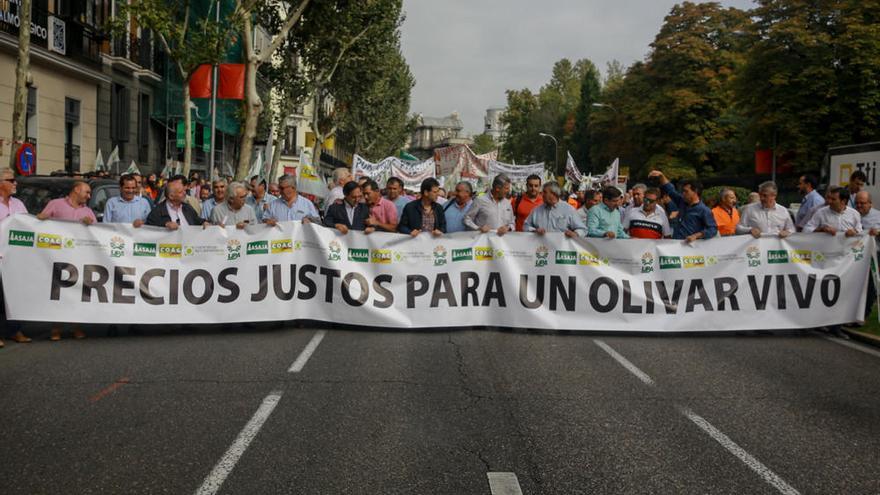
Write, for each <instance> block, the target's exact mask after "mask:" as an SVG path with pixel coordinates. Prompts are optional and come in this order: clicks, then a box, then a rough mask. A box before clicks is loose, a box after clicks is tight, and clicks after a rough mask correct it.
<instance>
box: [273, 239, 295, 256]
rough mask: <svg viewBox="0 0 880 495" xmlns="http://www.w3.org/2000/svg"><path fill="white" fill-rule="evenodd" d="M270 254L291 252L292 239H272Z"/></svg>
mask: <svg viewBox="0 0 880 495" xmlns="http://www.w3.org/2000/svg"><path fill="white" fill-rule="evenodd" d="M271 248H272V254H278V253H292V252H293V239H276V240H274V241H272V245H271Z"/></svg>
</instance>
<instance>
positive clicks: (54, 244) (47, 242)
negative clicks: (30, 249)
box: [37, 233, 63, 249]
mask: <svg viewBox="0 0 880 495" xmlns="http://www.w3.org/2000/svg"><path fill="white" fill-rule="evenodd" d="M62 242H63V240H62V239H61V236H60V235H55V234H42V233H41V234H37V247H38V248H44V249H61V244H62Z"/></svg>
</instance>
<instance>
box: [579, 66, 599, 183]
mask: <svg viewBox="0 0 880 495" xmlns="http://www.w3.org/2000/svg"><path fill="white" fill-rule="evenodd" d="M601 91H602V88H601V86H600V85H599V71H598V69H596V66H595V65H593V64H592V63H590V64H589V66H588V67H587V69H586V70H585V71H584V77H583V79H581V87H580V98H579V100H578V104H577V110H576V113H575V125H574V135H573V152H572V157H573V158H574V161H575V163H577V164H578V165H579V166H581V167H587V169H592V163H593V162H592V160H591V159H590V145H591V143H592V142H593V139H592V136H590V117H591V115H592V114H593V104H594V103H597V102H598V101H599V98H600V96H601Z"/></svg>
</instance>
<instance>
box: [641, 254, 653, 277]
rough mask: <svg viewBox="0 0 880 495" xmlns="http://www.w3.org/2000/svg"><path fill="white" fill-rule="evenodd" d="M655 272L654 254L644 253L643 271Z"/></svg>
mask: <svg viewBox="0 0 880 495" xmlns="http://www.w3.org/2000/svg"><path fill="white" fill-rule="evenodd" d="M653 272H654V255H653V254H651V253H645V254H643V255H642V273H653Z"/></svg>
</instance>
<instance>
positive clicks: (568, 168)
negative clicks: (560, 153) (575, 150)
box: [565, 152, 584, 185]
mask: <svg viewBox="0 0 880 495" xmlns="http://www.w3.org/2000/svg"><path fill="white" fill-rule="evenodd" d="M566 153H567V155H568V158H566V160H565V179H566V180H568V181H569V182H571V183H572V184H576V185H577V184H580V183H581V182H583V181H584V174H583V173H581V170H580V169H579V168H578V166H577V164H576V163H574V158H572V157H571V153H569V152H566Z"/></svg>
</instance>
